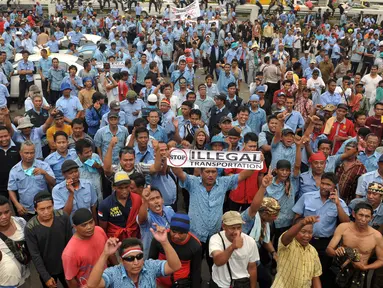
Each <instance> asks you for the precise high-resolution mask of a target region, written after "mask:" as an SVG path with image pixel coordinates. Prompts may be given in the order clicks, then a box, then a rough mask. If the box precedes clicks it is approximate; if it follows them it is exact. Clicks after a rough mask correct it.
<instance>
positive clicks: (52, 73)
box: [48, 67, 65, 91]
mask: <svg viewBox="0 0 383 288" xmlns="http://www.w3.org/2000/svg"><path fill="white" fill-rule="evenodd" d="M64 77H65V71H64V69H61V68H60V67H59V68H57V69H54V68H53V67H51V68H50V69H49V71H48V79H49V83H50V89H51V90H53V91H60V89H61V83H62V80H63V79H64Z"/></svg>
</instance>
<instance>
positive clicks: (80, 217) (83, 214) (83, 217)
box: [72, 208, 93, 226]
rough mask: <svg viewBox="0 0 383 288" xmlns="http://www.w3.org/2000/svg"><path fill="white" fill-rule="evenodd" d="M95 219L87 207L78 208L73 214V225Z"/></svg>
mask: <svg viewBox="0 0 383 288" xmlns="http://www.w3.org/2000/svg"><path fill="white" fill-rule="evenodd" d="M92 219H93V216H92V212H90V211H89V210H88V209H86V208H80V209H77V210H76V211H75V212H74V213H73V216H72V223H73V225H76V226H77V225H80V224H82V223H85V222H88V221H90V220H92Z"/></svg>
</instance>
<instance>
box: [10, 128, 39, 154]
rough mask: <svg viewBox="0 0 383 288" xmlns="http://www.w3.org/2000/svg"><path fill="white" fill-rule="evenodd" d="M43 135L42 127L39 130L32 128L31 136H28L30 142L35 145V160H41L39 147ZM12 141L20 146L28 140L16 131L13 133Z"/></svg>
mask: <svg viewBox="0 0 383 288" xmlns="http://www.w3.org/2000/svg"><path fill="white" fill-rule="evenodd" d="M44 135H45V132H44V131H43V126H41V127H39V128H32V131H31V135H30V136H29V139H30V140H31V141H32V143H33V144H35V158H37V159H43V151H42V147H41V138H42V137H43V136H44ZM12 140H13V141H15V142H17V143H20V144H22V143H23V142H25V141H26V140H28V139H27V138H26V137H25V136H24V134H23V133H22V132H21V131H19V130H16V131H15V132H14V133H13V136H12Z"/></svg>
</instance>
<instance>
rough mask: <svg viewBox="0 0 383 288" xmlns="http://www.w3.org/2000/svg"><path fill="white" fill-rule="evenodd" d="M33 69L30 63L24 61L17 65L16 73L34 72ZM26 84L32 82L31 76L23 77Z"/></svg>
mask: <svg viewBox="0 0 383 288" xmlns="http://www.w3.org/2000/svg"><path fill="white" fill-rule="evenodd" d="M34 69H35V66H34V65H33V63H32V62H31V61H27V63H25V62H24V60H21V61H20V62H19V63H18V64H17V71H21V70H32V71H33V70H34ZM25 76H26V78H27V80H28V82H32V81H33V74H26V75H25Z"/></svg>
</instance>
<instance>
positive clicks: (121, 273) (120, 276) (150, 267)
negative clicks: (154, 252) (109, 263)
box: [102, 259, 166, 288]
mask: <svg viewBox="0 0 383 288" xmlns="http://www.w3.org/2000/svg"><path fill="white" fill-rule="evenodd" d="M165 263H166V261H164V260H153V259H148V260H145V262H144V266H143V267H142V270H141V272H140V276H139V277H138V287H148V288H149V287H156V285H157V284H156V278H157V277H161V276H166V275H165ZM102 279H104V282H105V288H114V287H124V288H136V284H134V282H133V281H132V279H130V278H129V276H128V275H127V274H126V270H125V268H124V266H123V265H122V264H120V265H117V266H113V267H109V268H107V269H105V271H104V272H103V273H102Z"/></svg>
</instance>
